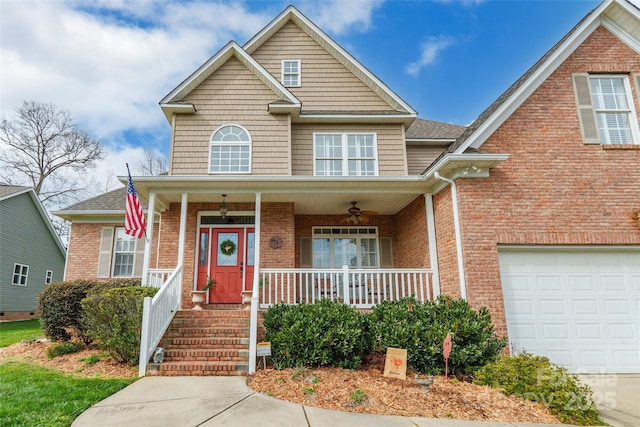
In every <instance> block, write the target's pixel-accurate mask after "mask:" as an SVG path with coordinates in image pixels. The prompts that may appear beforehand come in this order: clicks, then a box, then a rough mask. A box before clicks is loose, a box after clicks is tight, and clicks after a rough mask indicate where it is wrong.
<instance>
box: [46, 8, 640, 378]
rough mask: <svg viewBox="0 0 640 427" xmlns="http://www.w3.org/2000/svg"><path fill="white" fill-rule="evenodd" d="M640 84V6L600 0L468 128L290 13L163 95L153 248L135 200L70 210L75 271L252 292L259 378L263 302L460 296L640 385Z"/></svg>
mask: <svg viewBox="0 0 640 427" xmlns="http://www.w3.org/2000/svg"><path fill="white" fill-rule="evenodd" d="M639 75H640V10H638V8H637V7H636V6H634V5H633V4H631V3H630V2H628V1H626V0H605V1H604V2H603V3H602V4H601V5H599V6H598V7H597V8H596V9H595V10H594V11H592V12H591V13H590V14H589V15H588V16H586V17H585V18H584V19H583V20H582V21H581V22H580V23H578V25H577V26H576V27H575V28H574V29H573V30H572V31H571V32H570V33H569V34H567V35H566V36H565V37H564V38H563V39H562V40H561V41H560V42H558V44H557V45H556V46H554V47H553V48H552V49H551V50H550V51H549V52H548V53H547V54H546V55H545V56H544V57H542V58H541V59H540V60H539V61H538V62H537V63H536V64H535V65H534V66H533V67H532V68H531V69H530V70H529V71H527V72H526V73H525V74H524V75H523V76H522V77H521V78H520V79H519V80H517V81H516V82H515V83H514V84H513V85H512V86H511V87H510V88H509V89H508V90H507V91H506V92H505V93H504V94H503V95H501V96H500V97H499V98H498V99H497V100H496V101H495V102H494V103H493V104H492V105H491V106H489V108H487V110H485V111H484V112H483V113H482V114H481V115H480V116H479V117H478V119H477V120H476V121H474V123H473V124H471V125H470V126H469V127H468V128H464V127H460V126H454V125H447V124H443V123H436V122H431V121H427V120H422V119H418V118H417V114H416V112H415V111H414V110H413V109H412V108H411V107H410V106H409V105H408V104H407V103H406V102H404V101H403V100H402V99H401V98H400V97H399V96H398V95H397V94H395V93H394V92H393V91H392V90H391V89H390V88H388V87H387V86H386V85H385V84H384V83H383V82H382V81H380V80H379V79H378V78H377V77H376V76H375V75H374V74H372V73H371V72H370V71H369V70H367V68H365V67H364V66H363V65H362V64H360V63H359V62H358V61H357V60H356V59H355V58H353V57H352V56H351V55H350V54H349V53H348V52H346V51H345V50H344V49H343V48H342V47H340V46H339V45H338V44H337V43H336V42H335V41H333V40H332V39H331V38H330V37H328V36H327V35H326V34H325V33H324V32H322V30H320V29H319V28H318V27H317V26H316V25H315V24H314V23H313V22H311V21H310V20H309V19H307V18H306V17H305V16H304V15H302V14H301V13H300V12H299V11H298V10H296V9H295V8H294V7H288V8H287V9H285V10H284V11H283V12H282V13H281V14H280V15H278V16H277V17H276V18H275V19H274V20H273V21H272V22H271V23H270V24H268V25H267V26H266V27H265V28H264V29H263V30H261V31H260V32H259V33H258V34H256V35H255V36H254V37H253V38H252V39H251V40H249V41H248V42H247V43H245V44H244V45H243V46H240V45H238V44H237V43H235V42H230V43H228V44H227V45H226V46H225V47H223V48H222V49H221V50H220V51H219V52H218V53H216V54H215V55H214V56H213V57H212V58H210V59H209V60H208V61H207V62H206V63H204V64H203V65H202V66H201V67H200V68H198V69H197V70H196V71H195V72H194V73H193V74H192V75H191V76H189V77H188V78H186V79H185V80H184V81H183V82H182V83H180V84H179V85H178V86H177V87H176V88H175V89H174V90H173V91H171V93H169V94H168V95H167V96H165V97H164V98H163V99H162V101H161V103H160V106H161V108H162V110H163V111H164V113H165V115H166V117H167V120H168V121H169V122H170V124H171V151H170V167H169V173H168V175H166V176H156V177H134V182H135V185H136V189H137V191H138V193H139V194H140V195H141V197H142V199H144V200H146V201H148V212H153V213H154V215H153V217H154V221H149V222H150V223H151V222H152V223H153V224H154V227H149V229H148V230H147V239H146V240H139V241H136V240H135V239H132V238H130V237H128V236H126V235H125V234H124V231H123V228H122V225H123V221H124V219H123V209H124V192H123V191H121V192H120V195H121V199H120V201H119V202H118V204H117V205H110V204H109V203H106V205H109V206H104V207H103V208H102V209H101V208H100V206H102V202H103V201H104V200H106V199H108V198H110V197H112V196H113V193H108V194H107V195H104V196H100V197H98V198H96V199H94V200H93V201H92V202H91V206H93V207H92V208H91V209H85V208H86V205H84V207H83V206H81V205H76V206H71V207H69V208H67V209H65V210H64V211H61V212H58V215H59V216H61V217H63V218H66V219H69V220H71V221H72V232H71V239H70V246H69V256H68V263H67V269H66V278H67V279H74V278H78V277H86V276H90V277H104V278H107V277H111V276H117V275H123V274H124V275H136V273H137V274H140V275H141V277H142V278H143V281H144V282H146V283H151V284H158V285H159V284H160V283H165V285H164V289H166V291H162V292H161V294H162V295H165V294H166V295H167V296H166V297H165V296H160V297H158V299H162V298H174V302H173V304H174V305H176V304H177V305H179V306H181V307H182V308H190V307H191V303H190V293H191V291H192V290H196V289H200V288H202V286H203V285H204V284H205V283H206V282H207V279H208V278H214V279H215V281H216V286H215V287H214V288H212V289H210V290H209V292H208V300H207V302H208V303H210V304H212V306H216V307H217V306H218V305H219V304H234V303H240V302H241V301H242V294H243V292H244V293H245V296H246V298H247V300H248V299H249V295H250V296H251V299H252V304H251V340H250V342H251V347H250V348H251V353H250V356H249V370H250V371H252V370H253V369H255V342H256V336H257V332H256V328H257V322H258V320H257V319H258V308H266V307H268V306H269V305H271V304H273V303H277V302H286V303H297V302H300V301H314V300H316V299H318V298H332V299H337V300H341V301H345V302H346V303H348V304H350V305H353V306H355V307H359V308H367V307H371V306H372V305H374V304H376V303H378V302H380V301H382V300H384V299H395V298H401V297H403V296H408V295H414V296H416V297H418V298H420V299H422V300H426V299H432V298H434V297H436V296H437V295H439V294H447V295H453V296H460V297H463V298H466V299H467V300H468V301H469V302H470V303H471V304H472V305H473V306H476V307H478V306H487V307H489V309H490V311H491V313H492V315H493V319H494V322H495V324H496V328H497V331H498V332H499V333H501V334H508V337H509V341H510V342H511V344H512V348H515V349H522V348H524V349H526V350H528V351H532V352H534V353H539V354H543V355H547V356H549V357H550V358H551V359H552V360H553V361H556V362H558V363H562V364H564V365H566V366H568V367H570V368H571V369H572V370H574V371H580V370H585V371H600V370H604V371H608V372H640V350H639V348H640V314H639V312H640V227H639V223H638V211H639V210H640V187H639V186H638V185H637V181H638V178H640V169H639V168H638V164H639V162H638V161H639V159H640V157H639V156H640V150H639V149H638V148H639V147H640V132H639V131H638V111H640V104H639V97H638V93H639V92H640V77H638V76H639ZM452 84H453V83H452ZM122 179H123V182H124V181H126V177H123V178H122ZM83 203H84V202H83ZM171 283H172V284H171ZM169 289H173V291H169ZM169 295H173V296H172V297H171V296H169ZM149 310H151V308H150V309H149ZM150 322H151V323H152V324H153V323H154V322H157V323H158V325H161V324H162V325H166V324H167V321H159V320H158V321H154V320H150ZM153 328H154V327H152V329H153ZM155 328H156V329H157V331H156V332H155V333H151V332H150V334H151V335H154V334H155V335H156V336H157V335H159V336H161V335H162V333H163V332H164V329H163V328H164V326H157V327H155ZM157 340H159V338H157ZM157 340H155V341H154V340H151V341H150V344H149V347H148V348H147V349H146V350H145V351H147V353H148V354H151V353H150V352H151V351H152V350H153V347H155V345H156V344H157V342H158V341H157ZM142 359H144V357H143V358H142ZM205 369H206V368H205ZM186 370H188V369H185V371H186ZM183 372H184V371H183Z"/></svg>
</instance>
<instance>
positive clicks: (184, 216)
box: [178, 193, 187, 265]
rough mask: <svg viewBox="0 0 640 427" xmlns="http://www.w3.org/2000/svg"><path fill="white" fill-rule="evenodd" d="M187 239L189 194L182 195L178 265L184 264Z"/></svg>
mask: <svg viewBox="0 0 640 427" xmlns="http://www.w3.org/2000/svg"><path fill="white" fill-rule="evenodd" d="M186 238H187V193H182V202H181V205H180V237H179V238H178V265H182V264H183V262H184V243H185V241H186Z"/></svg>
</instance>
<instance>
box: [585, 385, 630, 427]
mask: <svg viewBox="0 0 640 427" xmlns="http://www.w3.org/2000/svg"><path fill="white" fill-rule="evenodd" d="M580 379H581V380H582V381H583V382H584V383H585V384H587V385H588V386H589V387H591V390H593V401H594V402H595V403H596V405H598V411H600V415H601V416H602V420H603V421H605V422H607V423H609V424H611V425H612V426H613V427H638V426H640V374H600V375H580Z"/></svg>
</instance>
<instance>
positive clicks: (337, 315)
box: [264, 300, 370, 369]
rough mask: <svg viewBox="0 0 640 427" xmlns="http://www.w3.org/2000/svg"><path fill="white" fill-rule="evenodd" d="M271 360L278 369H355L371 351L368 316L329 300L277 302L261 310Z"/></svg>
mask: <svg viewBox="0 0 640 427" xmlns="http://www.w3.org/2000/svg"><path fill="white" fill-rule="evenodd" d="M264 327H265V329H266V339H267V341H271V349H272V355H271V361H272V362H273V364H274V366H275V367H276V368H278V369H282V368H286V367H294V366H305V367H316V366H336V367H342V368H349V369H355V368H357V367H358V366H360V364H361V363H362V359H361V356H362V355H363V354H364V353H366V352H368V351H370V338H369V331H368V330H369V328H368V322H367V316H366V315H364V314H362V313H359V312H358V311H356V310H354V309H352V308H351V307H349V306H348V305H346V304H343V303H339V302H333V301H329V300H322V301H318V302H316V303H314V304H299V305H286V304H277V305H275V306H273V307H271V308H269V309H268V310H267V311H266V312H265V313H264Z"/></svg>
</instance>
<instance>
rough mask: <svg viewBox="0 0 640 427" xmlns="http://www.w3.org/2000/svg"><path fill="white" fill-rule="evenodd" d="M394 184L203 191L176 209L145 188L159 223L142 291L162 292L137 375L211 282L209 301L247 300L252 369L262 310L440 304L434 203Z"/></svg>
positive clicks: (148, 314)
mask: <svg viewBox="0 0 640 427" xmlns="http://www.w3.org/2000/svg"><path fill="white" fill-rule="evenodd" d="M399 184H400V183H399V182H394V183H393V186H394V188H393V189H392V190H387V191H386V192H381V193H376V194H373V193H372V190H373V189H372V188H371V189H367V191H366V192H365V194H359V195H358V194H356V193H354V190H353V189H350V190H347V189H345V188H344V187H341V188H340V189H339V190H338V189H335V188H334V189H333V190H327V191H324V192H322V194H320V193H315V194H309V193H304V194H302V193H299V189H298V190H297V192H296V193H293V192H291V193H286V192H285V193H279V194H275V193H269V194H267V195H266V197H264V199H263V195H262V194H261V193H254V194H248V193H239V192H238V193H232V192H231V191H227V192H224V193H223V194H225V196H224V197H223V196H222V195H221V194H217V193H216V192H215V191H217V190H208V191H197V192H185V193H181V194H180V195H179V202H177V201H176V196H178V195H176V193H172V192H169V191H166V190H165V191H161V190H159V191H158V192H157V193H156V192H153V191H151V189H149V190H150V191H149V209H150V210H153V211H155V212H157V213H159V215H158V217H159V221H157V222H156V224H155V226H154V227H153V229H151V228H149V229H148V239H147V242H146V245H145V253H144V256H145V258H144V263H143V266H144V267H143V268H144V271H143V284H145V285H147V286H155V287H161V290H160V291H159V292H158V294H157V295H156V297H155V298H153V300H149V302H148V303H147V304H146V305H145V311H144V318H143V333H142V335H143V337H142V338H143V339H142V341H143V343H142V345H141V358H140V360H141V366H140V375H144V374H145V373H146V370H145V367H144V366H143V365H144V364H145V363H146V361H148V359H149V357H150V356H151V355H152V354H153V352H154V350H155V348H156V346H157V345H158V343H159V342H160V339H162V336H163V334H164V333H165V331H166V330H167V328H168V327H169V325H170V324H171V320H172V318H173V316H174V315H175V313H176V312H177V311H178V310H185V309H191V308H192V305H191V292H192V291H194V290H199V289H202V287H203V286H204V285H205V284H206V283H207V282H209V281H211V279H213V280H215V282H216V285H215V287H214V288H211V289H210V290H209V291H208V293H207V300H206V302H205V303H207V304H209V303H217V304H219V303H228V304H238V303H241V302H243V299H244V300H245V301H247V302H248V301H249V300H250V305H246V306H245V307H246V308H249V307H250V312H248V314H250V340H249V341H250V346H249V372H253V371H254V370H255V363H256V362H255V352H256V340H257V328H258V320H257V319H258V311H259V310H264V309H267V308H268V307H270V306H272V305H274V304H278V303H285V304H299V303H313V302H315V301H318V300H320V299H329V300H332V301H341V302H343V303H345V304H347V305H350V306H352V307H354V308H357V309H370V308H371V307H373V306H374V305H376V304H379V303H381V302H383V301H387V300H397V299H400V298H403V297H408V296H414V297H416V298H418V299H420V300H422V301H426V300H430V299H433V298H434V297H436V296H437V295H438V294H439V284H438V273H437V262H436V257H435V242H434V241H433V239H434V236H435V232H434V223H433V206H432V202H431V196H430V195H428V194H427V195H423V194H419V193H418V192H417V191H416V189H415V188H410V189H407V187H405V186H403V187H402V189H401V188H400V185H399ZM403 184H406V182H403ZM340 185H342V184H340ZM378 190H380V189H379V188H378ZM356 198H358V199H359V200H362V205H359V206H363V209H371V208H373V209H371V210H369V211H368V212H367V214H366V216H365V215H364V214H362V213H361V211H360V209H359V208H358V209H353V208H355V207H356V205H355V202H353V200H354V199H356ZM251 199H253V200H251ZM207 200H209V201H207ZM349 200H351V201H349ZM352 202H353V203H352ZM358 203H360V202H358ZM156 206H157V208H156ZM349 208H351V209H349ZM374 209H375V211H374ZM353 212H356V213H357V214H354V213H353ZM176 265H177V267H173V268H172V266H176ZM432 266H434V268H432ZM249 296H250V297H249ZM145 354H146V355H147V357H146V360H145ZM143 361H144V362H143Z"/></svg>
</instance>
